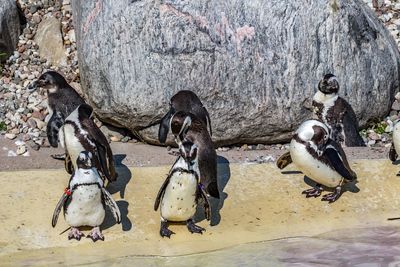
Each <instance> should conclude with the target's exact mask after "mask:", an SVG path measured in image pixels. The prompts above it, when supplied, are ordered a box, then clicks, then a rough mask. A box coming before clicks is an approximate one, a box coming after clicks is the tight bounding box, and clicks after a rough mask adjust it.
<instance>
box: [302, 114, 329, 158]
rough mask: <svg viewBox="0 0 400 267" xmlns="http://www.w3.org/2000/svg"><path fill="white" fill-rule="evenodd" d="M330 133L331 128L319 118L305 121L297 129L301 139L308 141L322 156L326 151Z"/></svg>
mask: <svg viewBox="0 0 400 267" xmlns="http://www.w3.org/2000/svg"><path fill="white" fill-rule="evenodd" d="M329 133H330V131H329V128H328V127H327V126H326V125H325V124H324V123H322V122H320V121H318V120H308V121H305V122H303V123H302V124H301V125H300V127H299V129H298V130H297V131H296V135H297V136H298V137H299V138H300V140H302V141H304V142H306V143H308V144H309V145H310V147H311V148H312V149H314V151H315V152H316V153H317V154H318V156H322V154H323V153H324V150H325V146H326V145H327V143H328V141H329Z"/></svg>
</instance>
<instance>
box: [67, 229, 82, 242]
mask: <svg viewBox="0 0 400 267" xmlns="http://www.w3.org/2000/svg"><path fill="white" fill-rule="evenodd" d="M82 236H84V234H83V233H82V232H81V231H79V229H78V228H76V227H71V231H69V233H68V240H71V239H76V240H78V241H80V240H81V237H82Z"/></svg>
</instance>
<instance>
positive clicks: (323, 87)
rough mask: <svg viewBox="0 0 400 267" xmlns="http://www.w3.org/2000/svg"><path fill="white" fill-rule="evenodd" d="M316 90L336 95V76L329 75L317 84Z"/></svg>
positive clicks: (337, 87)
mask: <svg viewBox="0 0 400 267" xmlns="http://www.w3.org/2000/svg"><path fill="white" fill-rule="evenodd" d="M318 90H319V91H321V92H322V93H324V94H327V95H329V94H337V93H338V91H339V82H338V80H337V79H336V76H335V75H333V74H331V73H329V74H326V75H325V76H324V78H323V79H322V80H321V81H320V82H319V83H318Z"/></svg>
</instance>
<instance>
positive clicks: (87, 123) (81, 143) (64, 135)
mask: <svg viewBox="0 0 400 267" xmlns="http://www.w3.org/2000/svg"><path fill="white" fill-rule="evenodd" d="M92 114H93V109H92V107H91V106H89V105H88V104H82V105H80V106H79V107H78V108H76V109H75V110H74V111H73V112H72V113H71V114H70V115H69V116H68V117H67V118H66V119H65V122H64V126H63V128H62V131H61V132H60V142H61V145H62V146H63V147H64V148H65V153H66V155H68V157H69V158H70V159H71V162H72V163H73V164H72V167H71V168H70V169H72V170H73V169H76V168H77V164H76V162H77V158H78V156H79V153H80V152H81V151H89V152H91V153H92V154H93V156H94V158H93V161H94V162H93V165H94V166H95V167H96V168H97V170H98V171H99V172H100V174H101V176H102V177H103V178H107V179H108V180H109V181H110V182H113V181H115V180H116V179H117V176H118V175H117V173H116V171H115V166H114V158H113V153H112V151H111V147H110V144H109V143H108V141H107V138H106V137H105V136H104V134H103V133H102V132H101V131H100V129H99V128H98V127H97V125H96V124H95V123H94V122H93V120H92V118H91V117H92ZM68 157H66V158H68Z"/></svg>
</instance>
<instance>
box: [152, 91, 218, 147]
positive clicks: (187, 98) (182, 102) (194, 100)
mask: <svg viewBox="0 0 400 267" xmlns="http://www.w3.org/2000/svg"><path fill="white" fill-rule="evenodd" d="M178 111H185V112H189V113H192V114H193V115H195V116H196V117H197V118H198V119H199V120H200V121H201V122H202V123H203V124H204V125H206V127H207V125H208V128H209V131H210V132H209V133H210V135H212V129H211V120H210V115H209V114H208V111H207V109H206V108H205V107H204V105H203V103H201V101H200V99H199V97H198V96H197V95H196V94H195V93H194V92H192V91H189V90H181V91H179V92H178V93H176V94H175V95H174V96H172V98H171V100H170V102H169V110H168V112H167V114H165V115H164V117H163V118H162V119H161V122H160V128H159V130H158V140H159V141H160V143H161V144H164V143H165V141H166V140H167V135H168V131H169V128H170V120H171V118H172V116H173V115H174V114H175V113H176V112H178Z"/></svg>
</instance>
